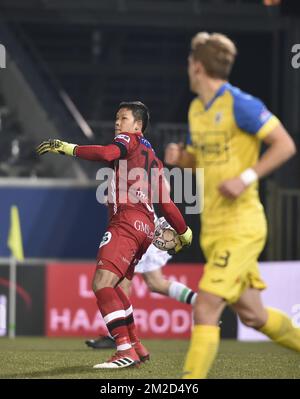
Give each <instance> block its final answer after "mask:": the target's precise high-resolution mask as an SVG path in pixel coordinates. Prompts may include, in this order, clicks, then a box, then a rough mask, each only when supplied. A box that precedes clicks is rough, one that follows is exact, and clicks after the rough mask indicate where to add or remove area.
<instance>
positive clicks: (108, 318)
mask: <svg viewBox="0 0 300 399" xmlns="http://www.w3.org/2000/svg"><path fill="white" fill-rule="evenodd" d="M95 295H96V297H97V304H98V308H99V310H100V312H101V314H102V317H103V319H104V321H105V324H106V326H107V329H108V331H109V333H110V335H111V336H112V337H113V338H114V339H115V341H116V345H117V350H126V349H130V348H131V343H130V338H129V334H128V329H127V325H126V320H125V309H124V305H123V303H122V301H121V300H120V298H119V296H118V294H117V292H116V289H115V288H111V287H106V288H101V289H100V290H98V291H97V292H96V293H95Z"/></svg>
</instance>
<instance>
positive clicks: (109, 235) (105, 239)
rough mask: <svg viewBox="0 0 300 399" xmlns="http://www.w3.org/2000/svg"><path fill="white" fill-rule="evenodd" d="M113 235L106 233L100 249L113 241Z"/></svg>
mask: <svg viewBox="0 0 300 399" xmlns="http://www.w3.org/2000/svg"><path fill="white" fill-rule="evenodd" d="M111 237H112V234H111V232H110V231H106V232H105V233H104V236H103V238H102V241H101V242H100V245H99V248H101V247H103V245H106V244H108V243H109V241H110V240H111Z"/></svg>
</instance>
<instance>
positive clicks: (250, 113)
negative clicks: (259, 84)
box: [232, 89, 272, 134]
mask: <svg viewBox="0 0 300 399" xmlns="http://www.w3.org/2000/svg"><path fill="white" fill-rule="evenodd" d="M232 95H233V103H234V105H233V112H234V117H235V121H236V124H237V125H238V127H239V128H240V129H241V130H244V131H245V132H247V133H249V134H256V133H257V132H258V131H259V130H260V129H261V127H262V126H263V125H264V124H265V123H266V122H267V121H268V120H269V119H270V118H271V116H272V113H271V112H270V111H269V110H268V109H267V108H266V106H265V105H264V103H263V102H262V101H261V100H259V99H258V98H256V97H253V96H251V95H249V94H246V93H243V92H242V91H240V90H239V89H235V90H234V91H232Z"/></svg>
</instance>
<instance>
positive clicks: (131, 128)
mask: <svg viewBox="0 0 300 399" xmlns="http://www.w3.org/2000/svg"><path fill="white" fill-rule="evenodd" d="M141 131H142V121H137V120H135V119H134V116H133V114H132V111H131V110H130V109H127V108H120V109H119V111H118V112H117V115H116V120H115V136H117V135H118V134H120V133H137V132H141Z"/></svg>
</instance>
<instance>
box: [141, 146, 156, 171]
mask: <svg viewBox="0 0 300 399" xmlns="http://www.w3.org/2000/svg"><path fill="white" fill-rule="evenodd" d="M141 154H142V155H143V157H145V163H144V169H145V171H146V172H147V173H148V174H149V172H150V171H151V169H152V168H156V167H157V166H158V163H157V162H156V160H155V159H153V161H152V162H151V164H150V168H149V152H148V151H145V150H142V151H141Z"/></svg>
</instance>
